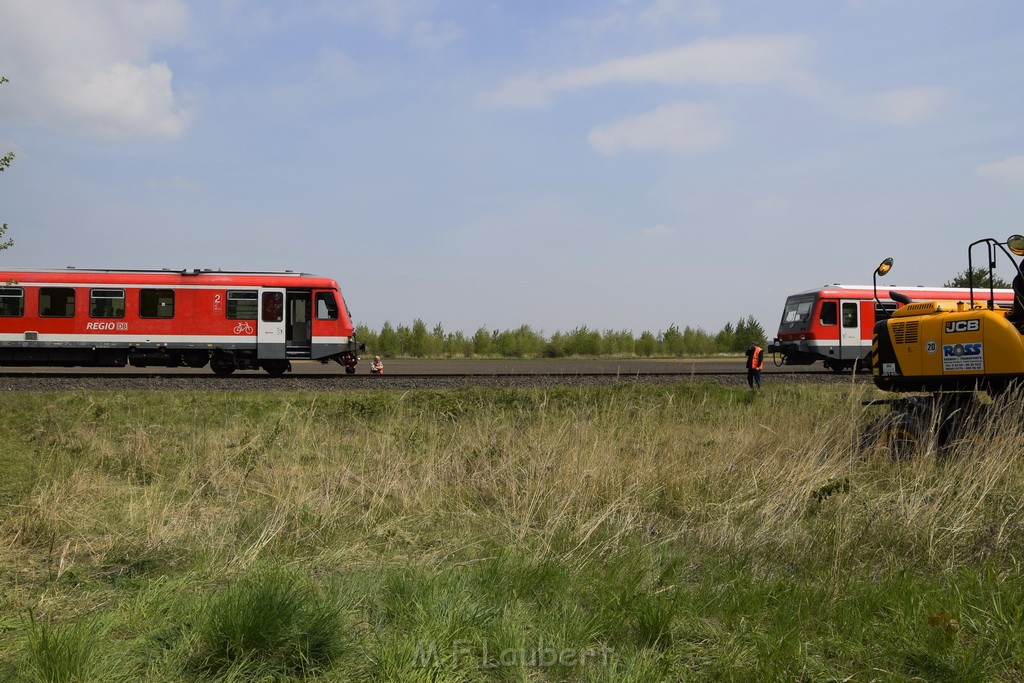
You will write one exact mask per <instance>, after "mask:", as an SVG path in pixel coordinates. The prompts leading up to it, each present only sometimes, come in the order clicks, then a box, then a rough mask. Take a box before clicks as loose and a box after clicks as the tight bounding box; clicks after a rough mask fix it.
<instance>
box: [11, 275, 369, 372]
mask: <svg viewBox="0 0 1024 683" xmlns="http://www.w3.org/2000/svg"><path fill="white" fill-rule="evenodd" d="M0 279H2V281H3V282H2V283H0V366H65V367H70V366H86V367H124V366H125V365H132V366H138V367H145V366H164V367H175V366H187V367H192V368H202V367H205V366H206V365H207V364H209V365H210V368H211V369H212V370H213V372H214V373H216V374H218V375H229V374H231V373H232V372H234V371H235V370H255V369H258V368H262V369H263V370H265V371H266V372H268V373H270V374H271V375H280V374H282V373H284V372H285V371H287V370H290V369H291V361H293V360H320V361H323V362H328V361H332V360H333V361H336V362H337V363H339V364H340V365H342V366H344V367H345V370H346V372H349V373H353V372H355V367H356V362H357V360H358V356H357V352H358V350H359V349H358V348H357V347H358V345H357V343H356V339H355V335H354V332H353V328H352V320H351V316H350V314H349V312H348V308H347V307H346V305H345V300H344V299H343V298H342V296H341V290H340V289H339V288H338V284H337V283H336V282H335V281H334V280H331V279H328V278H323V277H317V276H315V275H308V274H305V273H296V272H292V271H284V272H267V273H260V272H229V271H220V270H200V269H195V270H182V271H173V270H134V271H128V270H84V269H77V268H67V269H61V270H57V269H45V270H44V269H40V270H8V271H0Z"/></svg>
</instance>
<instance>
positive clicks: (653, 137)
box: [588, 102, 728, 154]
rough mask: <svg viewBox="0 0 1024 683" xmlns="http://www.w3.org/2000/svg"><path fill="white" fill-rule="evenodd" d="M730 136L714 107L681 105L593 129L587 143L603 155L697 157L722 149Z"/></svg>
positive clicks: (664, 107) (661, 108)
mask: <svg viewBox="0 0 1024 683" xmlns="http://www.w3.org/2000/svg"><path fill="white" fill-rule="evenodd" d="M727 136H728V127H727V126H726V124H725V123H724V122H723V121H722V120H721V118H720V117H719V116H718V114H717V113H716V111H715V109H714V108H713V107H712V106H711V105H707V104H690V103H687V102H678V103H675V104H666V105H662V106H660V107H658V108H657V109H655V110H654V111H650V112H647V113H646V114H641V115H640V116H636V117H634V118H631V119H626V120H623V121H618V122H617V123H613V124H611V125H609V126H602V127H598V128H594V129H593V130H591V131H590V135H589V138H588V139H589V140H590V144H591V145H592V146H593V147H594V149H596V150H597V151H599V152H601V153H602V154H617V153H619V152H665V153H669V154H694V153H696V152H704V151H707V150H709V149H713V148H714V147H717V146H719V145H721V144H722V143H723V142H724V141H725V139H726V137H727Z"/></svg>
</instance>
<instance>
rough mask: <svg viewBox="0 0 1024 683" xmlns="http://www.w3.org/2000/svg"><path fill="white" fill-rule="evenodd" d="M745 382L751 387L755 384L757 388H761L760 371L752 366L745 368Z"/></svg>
mask: <svg viewBox="0 0 1024 683" xmlns="http://www.w3.org/2000/svg"><path fill="white" fill-rule="evenodd" d="M747 384H749V385H750V388H751V389H753V388H754V385H755V384H756V385H757V388H758V389H760V388H761V371H760V370H755V369H753V368H747Z"/></svg>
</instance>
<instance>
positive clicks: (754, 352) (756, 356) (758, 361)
mask: <svg viewBox="0 0 1024 683" xmlns="http://www.w3.org/2000/svg"><path fill="white" fill-rule="evenodd" d="M747 367H748V368H750V369H751V370H762V369H764V349H762V348H761V347H760V346H758V345H757V344H754V348H752V349H751V350H750V360H749V361H747Z"/></svg>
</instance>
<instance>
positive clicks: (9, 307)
mask: <svg viewBox="0 0 1024 683" xmlns="http://www.w3.org/2000/svg"><path fill="white" fill-rule="evenodd" d="M23 315H25V290H24V289H22V288H21V287H0V317H4V318H17V317H20V316H23Z"/></svg>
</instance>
